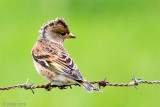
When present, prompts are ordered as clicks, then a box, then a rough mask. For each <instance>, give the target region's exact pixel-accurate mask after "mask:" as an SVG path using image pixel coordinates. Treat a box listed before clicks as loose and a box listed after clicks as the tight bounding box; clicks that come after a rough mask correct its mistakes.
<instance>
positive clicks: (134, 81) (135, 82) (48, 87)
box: [0, 76, 160, 93]
mask: <svg viewBox="0 0 160 107" xmlns="http://www.w3.org/2000/svg"><path fill="white" fill-rule="evenodd" d="M142 79H143V78H139V79H136V78H135V76H134V77H133V78H132V82H130V83H111V82H107V81H106V78H105V79H104V80H101V81H91V82H90V83H91V84H98V85H99V88H101V87H106V86H120V87H123V86H125V87H129V86H134V87H135V88H137V86H138V85H139V84H140V83H141V84H142V83H145V84H160V81H147V80H142ZM28 81H29V79H27V81H26V83H25V84H21V85H13V86H9V87H0V90H10V89H14V88H24V89H31V90H32V92H33V93H34V91H33V89H36V88H44V89H46V90H47V91H50V90H51V89H52V88H56V87H58V88H59V89H66V87H67V86H69V87H70V88H71V89H72V87H71V85H65V86H57V85H51V82H49V83H47V84H45V85H36V86H32V85H33V83H32V84H30V85H28ZM73 85H74V86H80V85H78V84H73Z"/></svg>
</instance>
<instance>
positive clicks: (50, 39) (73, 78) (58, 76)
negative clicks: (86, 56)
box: [32, 18, 101, 92]
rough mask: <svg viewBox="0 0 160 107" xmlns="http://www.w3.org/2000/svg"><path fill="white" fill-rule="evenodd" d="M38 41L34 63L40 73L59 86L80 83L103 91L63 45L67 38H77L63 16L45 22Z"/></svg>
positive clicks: (90, 88) (91, 88)
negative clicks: (88, 78)
mask: <svg viewBox="0 0 160 107" xmlns="http://www.w3.org/2000/svg"><path fill="white" fill-rule="evenodd" d="M39 33H40V36H39V38H38V41H37V43H36V44H35V46H34V47H33V50H32V56H33V59H34V65H35V67H36V69H37V71H38V72H39V74H40V75H41V76H42V77H44V78H46V79H48V80H49V81H51V82H53V83H54V84H55V85H58V86H65V85H72V84H79V85H80V86H82V87H84V88H85V89H86V90H87V91H88V92H92V91H93V90H95V91H99V92H101V89H99V88H96V87H95V86H93V85H91V84H90V83H89V82H87V81H86V80H85V79H84V78H83V77H82V75H81V73H80V71H79V69H78V67H77V66H76V64H75V63H74V61H73V59H72V58H71V56H70V55H69V53H68V52H67V51H66V49H65V48H64V47H63V43H64V41H65V40H66V39H69V38H76V37H75V36H74V35H72V34H71V33H70V30H69V27H68V25H67V23H66V22H65V20H64V19H63V18H57V19H56V20H53V21H49V22H47V23H45V24H44V25H43V26H42V27H41V29H40V31H39Z"/></svg>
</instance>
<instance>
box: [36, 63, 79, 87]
mask: <svg viewBox="0 0 160 107" xmlns="http://www.w3.org/2000/svg"><path fill="white" fill-rule="evenodd" d="M34 65H35V68H36V70H37V71H38V73H39V74H40V75H41V76H42V77H43V78H45V79H47V80H50V81H53V82H54V83H55V85H58V86H62V85H71V84H74V83H77V82H76V81H75V80H74V79H72V78H70V77H68V76H66V75H64V74H58V73H55V72H54V71H50V70H49V69H47V68H45V67H43V66H41V65H40V64H39V63H37V62H36V61H34Z"/></svg>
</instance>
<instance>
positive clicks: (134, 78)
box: [131, 76, 144, 89]
mask: <svg viewBox="0 0 160 107" xmlns="http://www.w3.org/2000/svg"><path fill="white" fill-rule="evenodd" d="M142 79H144V78H143V77H142V78H138V79H136V77H135V76H133V77H132V82H131V84H133V86H134V87H135V88H136V89H138V87H137V86H138V84H139V83H140V82H141V80H142Z"/></svg>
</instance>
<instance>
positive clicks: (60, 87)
mask: <svg viewBox="0 0 160 107" xmlns="http://www.w3.org/2000/svg"><path fill="white" fill-rule="evenodd" d="M58 88H59V89H61V90H63V89H67V88H66V86H65V85H64V86H59V87H58Z"/></svg>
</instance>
